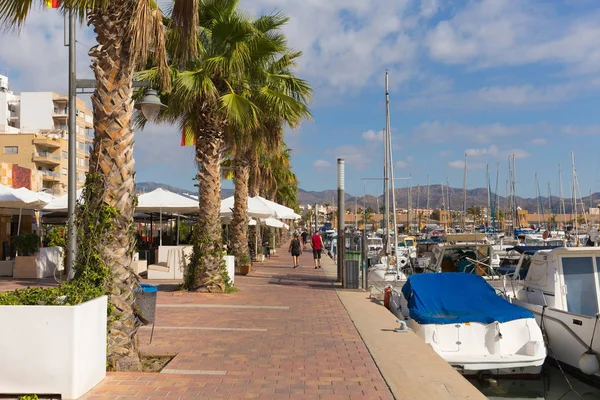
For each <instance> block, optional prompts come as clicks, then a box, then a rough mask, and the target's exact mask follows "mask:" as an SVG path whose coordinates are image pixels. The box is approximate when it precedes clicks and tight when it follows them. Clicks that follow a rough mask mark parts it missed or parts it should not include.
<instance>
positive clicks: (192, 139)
mask: <svg viewBox="0 0 600 400" xmlns="http://www.w3.org/2000/svg"><path fill="white" fill-rule="evenodd" d="M181 145H182V146H195V145H196V136H195V135H194V131H192V129H191V128H190V127H189V126H188V124H187V123H184V124H183V128H182V130H181Z"/></svg>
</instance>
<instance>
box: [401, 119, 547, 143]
mask: <svg viewBox="0 0 600 400" xmlns="http://www.w3.org/2000/svg"><path fill="white" fill-rule="evenodd" d="M544 129H545V130H548V127H547V126H545V125H544V124H538V125H512V126H511V125H503V124H500V123H495V124H488V125H465V124H460V123H455V122H446V123H442V122H439V121H428V122H423V123H422V124H420V125H418V126H416V127H414V128H413V129H412V136H413V140H414V141H416V142H423V141H424V142H434V143H435V142H437V143H444V142H452V141H455V140H468V141H474V142H478V143H489V142H491V141H492V140H494V139H496V138H506V137H510V136H515V135H526V134H530V133H531V132H538V133H540V131H543V130H544Z"/></svg>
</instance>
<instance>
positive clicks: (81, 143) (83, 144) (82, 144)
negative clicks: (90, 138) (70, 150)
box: [77, 142, 85, 151]
mask: <svg viewBox="0 0 600 400" xmlns="http://www.w3.org/2000/svg"><path fill="white" fill-rule="evenodd" d="M77 148H78V149H79V150H82V151H83V150H85V143H83V142H77Z"/></svg>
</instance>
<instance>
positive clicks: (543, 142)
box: [531, 138, 548, 146]
mask: <svg viewBox="0 0 600 400" xmlns="http://www.w3.org/2000/svg"><path fill="white" fill-rule="evenodd" d="M531 144H532V145H534V146H544V145H546V144H548V141H547V140H546V139H544V138H536V139H533V140H532V141H531Z"/></svg>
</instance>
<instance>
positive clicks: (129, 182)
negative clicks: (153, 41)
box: [89, 0, 141, 371]
mask: <svg viewBox="0 0 600 400" xmlns="http://www.w3.org/2000/svg"><path fill="white" fill-rule="evenodd" d="M134 4H135V1H134V0H123V1H121V2H110V3H109V5H108V6H107V8H106V9H103V10H102V11H101V13H94V12H91V13H90V14H89V24H91V25H93V26H94V31H95V33H96V35H97V41H98V44H99V45H98V46H95V47H94V48H92V50H91V51H90V55H91V56H92V57H94V61H93V64H92V70H93V71H94V75H95V77H96V89H95V91H94V94H93V96H92V104H93V110H94V130H95V136H94V145H93V150H92V152H91V154H90V173H92V174H94V173H96V174H99V175H101V176H103V177H104V181H103V182H104V183H103V185H101V186H103V187H102V188H101V191H100V194H99V198H101V199H102V201H97V202H95V203H96V204H97V205H98V206H99V207H101V206H102V203H104V204H106V205H109V206H113V207H115V208H116V209H117V210H118V215H117V216H116V217H115V218H114V220H113V221H112V225H113V230H112V232H111V235H110V238H106V239H104V243H98V245H99V247H98V249H99V250H100V257H101V260H102V262H103V263H104V264H105V265H106V266H107V267H108V268H109V269H110V271H111V275H110V281H109V282H107V285H108V290H109V295H110V304H111V305H112V315H111V318H110V319H109V322H108V347H107V352H108V367H109V369H113V370H117V371H140V370H141V362H140V354H139V347H138V339H137V329H138V327H139V325H140V322H139V319H138V318H137V316H136V314H135V311H134V306H133V303H134V289H135V287H136V286H137V282H138V280H137V277H136V275H135V273H133V271H132V270H131V268H130V266H131V261H132V259H133V257H132V256H133V249H134V244H135V239H134V236H133V232H134V230H133V229H132V225H133V212H134V208H135V205H134V199H135V171H134V160H133V134H134V132H133V127H132V124H131V117H132V111H133V101H132V99H131V93H132V83H131V81H132V78H133V72H134V65H133V64H134V61H135V56H134V55H132V54H130V52H129V47H130V46H129V41H130V40H131V38H130V37H129V36H128V35H127V34H126V33H127V32H126V31H127V27H128V23H129V21H130V20H131V16H132V10H133V8H134ZM91 211H92V212H94V211H95V212H100V211H101V210H100V209H98V210H91Z"/></svg>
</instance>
